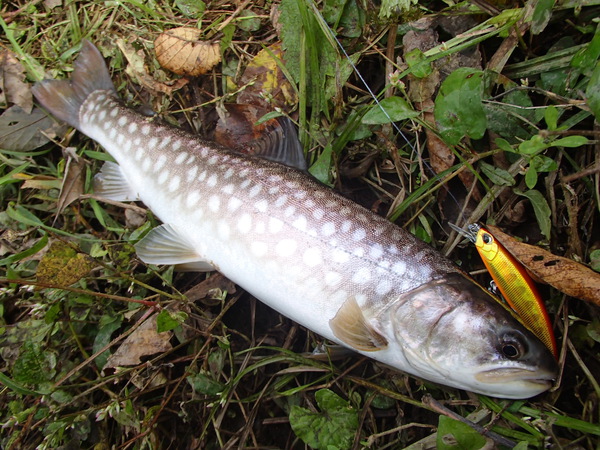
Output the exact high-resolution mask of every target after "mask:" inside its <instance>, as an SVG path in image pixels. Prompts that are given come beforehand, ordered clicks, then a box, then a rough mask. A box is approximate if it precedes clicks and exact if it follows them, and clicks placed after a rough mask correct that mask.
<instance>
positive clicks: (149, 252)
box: [135, 224, 215, 272]
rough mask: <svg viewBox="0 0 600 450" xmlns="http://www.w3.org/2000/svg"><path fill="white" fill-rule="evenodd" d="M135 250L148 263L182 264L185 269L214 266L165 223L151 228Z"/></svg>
mask: <svg viewBox="0 0 600 450" xmlns="http://www.w3.org/2000/svg"><path fill="white" fill-rule="evenodd" d="M135 250H136V252H137V254H138V256H139V257H140V259H141V260H142V261H144V262H145V263H147V264H156V265H160V264H168V265H172V264H181V265H183V267H184V270H194V271H197V272H208V271H211V270H215V269H214V266H213V265H212V264H211V263H210V262H209V261H206V260H205V259H204V258H202V257H201V256H200V255H198V254H197V253H196V252H195V251H194V250H193V249H192V248H191V246H190V245H189V244H188V243H187V242H186V241H185V239H184V238H182V237H181V236H180V235H179V234H178V233H177V232H176V231H175V230H174V229H173V227H171V225H168V224H164V225H161V226H159V227H156V228H154V229H153V230H151V231H150V232H149V233H148V234H147V235H146V236H144V238H143V239H142V240H141V241H139V242H138V243H137V244H135Z"/></svg>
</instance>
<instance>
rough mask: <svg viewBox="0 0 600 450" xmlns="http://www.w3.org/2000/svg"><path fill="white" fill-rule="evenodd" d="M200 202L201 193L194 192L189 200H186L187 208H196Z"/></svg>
mask: <svg viewBox="0 0 600 450" xmlns="http://www.w3.org/2000/svg"><path fill="white" fill-rule="evenodd" d="M198 200H200V192H198V191H192V192H190V193H189V194H188V196H187V198H186V199H185V206H187V207H188V208H191V207H192V206H195V205H196V203H198Z"/></svg>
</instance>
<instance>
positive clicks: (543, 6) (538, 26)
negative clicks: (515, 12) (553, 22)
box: [531, 0, 554, 34]
mask: <svg viewBox="0 0 600 450" xmlns="http://www.w3.org/2000/svg"><path fill="white" fill-rule="evenodd" d="M553 6H554V0H538V1H537V4H536V5H535V9H534V10H533V16H532V20H531V32H532V33H533V34H540V33H541V32H542V31H544V29H545V28H546V25H548V22H549V21H550V17H551V16H552V7H553Z"/></svg>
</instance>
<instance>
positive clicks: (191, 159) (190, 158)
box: [185, 155, 196, 164]
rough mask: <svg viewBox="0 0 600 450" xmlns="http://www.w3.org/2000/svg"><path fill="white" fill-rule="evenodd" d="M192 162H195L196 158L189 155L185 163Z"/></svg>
mask: <svg viewBox="0 0 600 450" xmlns="http://www.w3.org/2000/svg"><path fill="white" fill-rule="evenodd" d="M194 161H196V156H195V155H190V157H189V158H188V160H187V161H186V162H185V163H186V164H191V163H193V162H194Z"/></svg>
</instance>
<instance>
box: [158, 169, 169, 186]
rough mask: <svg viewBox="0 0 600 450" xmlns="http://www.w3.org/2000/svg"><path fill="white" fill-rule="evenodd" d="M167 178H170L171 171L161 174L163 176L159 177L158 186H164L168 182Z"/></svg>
mask: <svg viewBox="0 0 600 450" xmlns="http://www.w3.org/2000/svg"><path fill="white" fill-rule="evenodd" d="M167 178H169V171H168V170H165V171H163V172H161V174H160V175H159V176H158V179H157V181H158V184H164V182H165V181H167Z"/></svg>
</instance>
